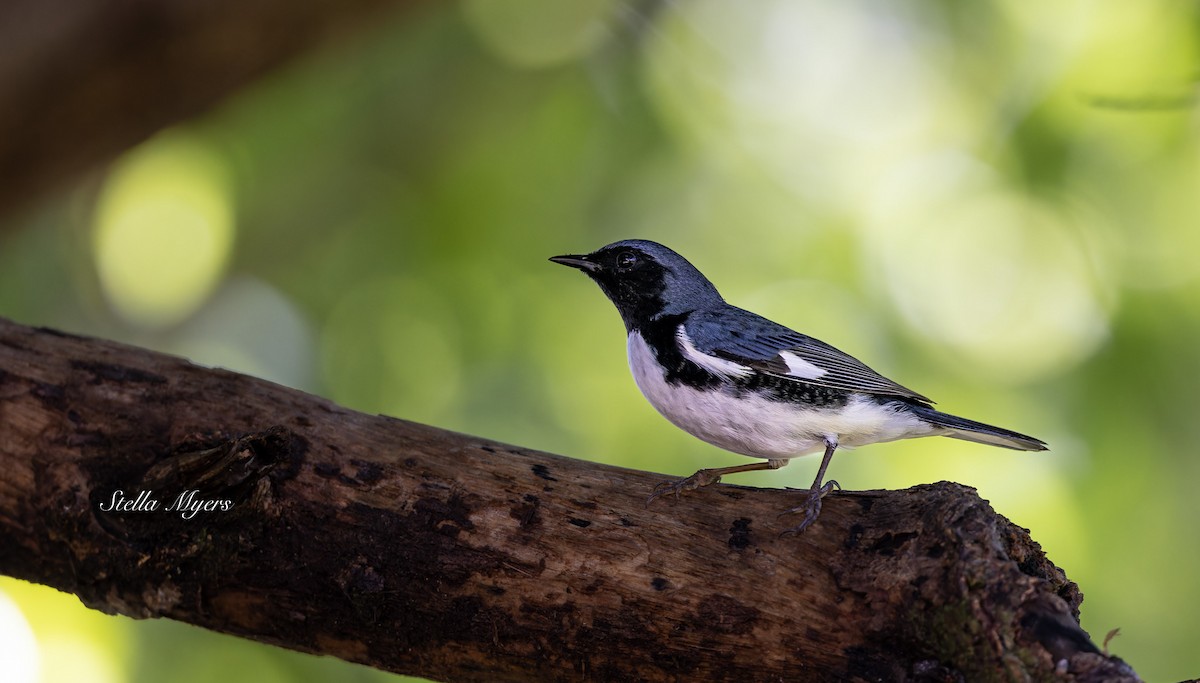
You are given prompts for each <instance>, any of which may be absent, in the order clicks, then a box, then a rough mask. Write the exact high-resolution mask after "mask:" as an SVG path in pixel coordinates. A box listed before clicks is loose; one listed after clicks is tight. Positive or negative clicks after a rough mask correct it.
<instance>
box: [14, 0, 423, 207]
mask: <svg viewBox="0 0 1200 683" xmlns="http://www.w3.org/2000/svg"><path fill="white" fill-rule="evenodd" d="M400 4H412V2H411V0H409V1H408V2H404V1H403V0H314V1H309V2H292V1H290V0H207V1H206V2H167V1H166V0H122V1H121V2H92V1H91V0H57V1H56V2H43V1H42V0H8V1H7V2H4V3H0V102H3V103H4V106H0V178H4V183H0V215H3V214H5V213H8V212H10V211H11V210H13V209H14V208H17V207H19V206H20V205H21V204H23V203H25V202H28V201H29V200H30V199H31V198H32V197H34V196H35V195H37V194H40V193H41V192H43V191H44V190H45V189H47V188H48V187H50V186H52V185H55V184H59V183H62V182H64V181H65V180H67V179H69V178H71V177H74V176H76V175H78V174H79V173H80V172H81V171H84V170H86V169H87V168H89V167H91V166H93V165H95V164H98V163H101V162H104V161H107V160H108V159H110V158H111V157H113V156H115V155H116V154H118V153H119V152H121V151H122V150H124V149H126V148H128V147H131V146H133V145H135V144H137V143H139V142H141V141H142V140H145V139H146V138H148V137H150V136H151V135H152V134H154V133H155V132H157V131H158V130H160V129H162V128H165V127H166V126H168V125H171V124H173V123H176V122H178V121H181V120H183V119H186V118H189V117H192V116H195V115H197V114H199V113H200V112H202V111H204V110H206V109H207V108H209V107H211V106H212V105H213V104H215V103H216V102H218V101H220V100H221V99H223V98H224V97H226V96H227V95H229V94H230V93H231V92H233V91H235V90H236V89H238V88H240V87H241V86H243V85H245V84H247V83H249V82H251V81H253V80H254V79H255V78H257V77H259V76H261V75H262V74H263V73H265V72H266V71H267V70H269V69H270V68H272V67H275V66H277V65H279V64H280V63H282V62H284V61H285V60H287V59H288V58H290V57H292V56H294V55H296V54H299V53H301V52H303V51H304V50H306V49H309V48H311V47H312V46H313V45H315V44H318V43H321V42H323V41H325V40H327V39H328V38H330V37H331V36H336V35H338V34H340V33H344V32H346V31H347V30H348V29H351V28H357V27H358V26H359V25H361V24H363V23H365V21H366V20H367V19H369V18H371V17H374V16H377V15H378V14H380V13H381V10H382V9H384V8H386V7H390V6H394V5H400Z"/></svg>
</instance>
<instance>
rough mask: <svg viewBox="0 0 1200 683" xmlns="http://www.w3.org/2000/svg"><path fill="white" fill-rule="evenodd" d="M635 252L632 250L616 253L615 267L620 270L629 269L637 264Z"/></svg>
mask: <svg viewBox="0 0 1200 683" xmlns="http://www.w3.org/2000/svg"><path fill="white" fill-rule="evenodd" d="M637 260H638V258H637V254H635V253H633V252H632V251H623V252H621V253H619V254H617V268H619V269H621V270H629V269H631V268H633V267H634V266H635V265H637Z"/></svg>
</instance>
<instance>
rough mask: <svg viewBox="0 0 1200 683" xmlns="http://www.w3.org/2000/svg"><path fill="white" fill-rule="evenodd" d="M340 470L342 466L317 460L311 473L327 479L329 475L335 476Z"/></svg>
mask: <svg viewBox="0 0 1200 683" xmlns="http://www.w3.org/2000/svg"><path fill="white" fill-rule="evenodd" d="M341 472H342V468H341V467H339V466H338V465H335V464H333V463H331V462H319V463H317V464H315V465H313V473H314V474H316V475H317V476H318V477H325V478H326V479H328V478H329V477H336V476H337V475H339V474H341Z"/></svg>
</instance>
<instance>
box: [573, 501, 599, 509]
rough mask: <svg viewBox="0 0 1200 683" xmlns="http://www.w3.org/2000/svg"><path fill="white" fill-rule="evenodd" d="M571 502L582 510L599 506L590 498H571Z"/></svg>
mask: <svg viewBox="0 0 1200 683" xmlns="http://www.w3.org/2000/svg"><path fill="white" fill-rule="evenodd" d="M571 502H572V503H574V504H575V505H576V507H581V508H583V509H584V510H595V509H596V508H597V507H599V506H597V505H596V504H595V503H593V502H592V501H590V500H572V501H571Z"/></svg>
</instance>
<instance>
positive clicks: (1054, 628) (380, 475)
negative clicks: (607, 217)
mask: <svg viewBox="0 0 1200 683" xmlns="http://www.w3.org/2000/svg"><path fill="white" fill-rule="evenodd" d="M660 480H661V477H660V476H659V475H654V474H649V473H645V472H636V471H631V470H625V469H620V468H616V467H608V466H604V465H598V464H595V463H589V462H582V461H577V460H571V459H567V458H563V457H559V456H555V455H549V454H546V453H539V452H536V451H532V450H529V449H525V448H519V447H513V446H507V445H503V444H499V443H494V442H490V441H487V440H485V439H481V438H477V437H471V436H465V435H461V434H455V433H451V432H446V431H442V430H438V429H435V428H432V427H426V426H422V425H418V424H413V423H410V422H405V421H402V420H396V419H392V418H388V417H380V416H371V415H364V414H361V413H356V412H353V411H350V410H346V409H344V408H340V407H338V406H336V405H334V404H332V403H330V402H329V401H326V400H323V399H320V398H317V397H314V396H310V395H307V394H304V393H302V392H299V391H295V390H292V389H287V388H284V387H281V386H277V385H274V384H271V383H269V382H265V381H262V380H258V379H254V378H251V377H246V376H243V375H238V374H235V373H232V372H227V371H224V370H214V369H208V368H202V367H198V366H196V365H192V364H190V363H188V362H187V361H185V360H182V359H179V358H174V357H169V356H164V355H160V354H157V353H153V352H150V351H145V350H141V349H136V348H132V347H128V346H122V345H120V344H115V343H112V342H106V341H99V340H93V339H86V338H82V337H76V336H72V335H66V334H62V333H59V332H55V331H52V330H45V329H31V328H27V327H23V326H20V325H17V324H15V323H12V322H9V321H5V320H3V319H0V572H4V573H6V574H11V575H13V576H17V577H20V578H24V579H28V580H31V581H37V582H40V583H45V584H48V585H51V586H55V587H57V588H59V589H61V590H64V591H69V592H72V593H75V594H76V595H78V596H79V597H80V599H82V600H83V602H84V603H85V604H87V605H88V606H90V607H93V608H96V609H100V610H103V611H105V612H109V613H119V614H125V615H129V616H133V617H140V618H147V617H168V618H171V619H178V620H180V621H185V622H188V623H192V624H196V625H199V626H202V627H205V628H209V629H213V630H216V631H222V632H225V633H232V634H236V635H240V636H243V637H246V638H251V639H254V640H258V641H262V642H267V643H273V644H276V645H281V646H283V647H287V648H291V649H295V650H300V651H304V652H314V653H321V654H328V655H334V656H336V657H340V658H342V659H346V660H349V661H353V662H360V663H363V664H367V665H369V666H373V667H377V668H380V669H386V670H389V671H395V672H400V673H410V674H418V675H421V676H426V677H430V678H435V679H442V680H455V681H528V680H559V681H584V680H635V679H636V680H647V681H667V680H680V679H687V680H716V681H720V680H729V681H749V680H753V681H764V680H895V681H956V680H970V681H977V680H1029V679H1036V680H1047V679H1049V678H1051V677H1055V680H1063V681H1134V680H1137V679H1136V676H1135V675H1134V673H1133V671H1132V670H1131V669H1129V668H1128V667H1127V666H1125V665H1124V664H1122V663H1121V662H1120V660H1118V659H1116V658H1110V657H1105V656H1104V655H1102V654H1100V653H1099V652H1098V650H1097V648H1096V647H1095V645H1093V644H1092V642H1091V640H1090V639H1089V638H1088V636H1087V634H1086V633H1084V632H1083V631H1082V630H1081V629H1080V628H1079V625H1078V622H1077V610H1078V607H1079V603H1080V601H1081V600H1082V596H1081V595H1080V593H1079V591H1078V590H1077V588H1076V586H1075V584H1073V583H1071V582H1070V581H1068V580H1067V578H1066V576H1065V575H1064V574H1063V572H1062V571H1060V570H1059V569H1058V568H1057V567H1055V566H1054V565H1053V564H1051V563H1050V562H1049V560H1047V559H1046V558H1045V557H1044V556H1043V554H1042V552H1041V549H1040V548H1039V547H1038V545H1037V544H1036V543H1034V542H1033V541H1032V540H1030V538H1029V537H1028V535H1027V533H1026V532H1025V530H1023V529H1020V528H1018V527H1015V526H1013V525H1012V524H1011V523H1009V522H1008V521H1007V520H1005V519H1004V518H1002V517H1000V516H998V515H996V514H995V513H994V512H993V511H992V510H991V508H990V507H989V506H988V505H987V504H986V503H985V502H984V501H982V500H980V499H979V498H978V497H977V496H976V495H975V493H974V491H972V490H971V489H967V488H964V487H962V486H959V485H956V484H949V483H941V484H935V485H930V486H918V487H916V488H913V489H909V490H906V491H867V492H857V493H836V494H834V495H832V496H830V497H829V498H828V499H827V502H826V504H825V510H824V512H823V514H822V516H821V518H820V520H819V521H818V522H817V524H816V525H815V526H813V527H812V528H811V529H809V530H808V531H806V532H805V533H804V534H803V535H801V536H798V537H786V538H780V537H779V536H778V532H779V530H780V529H782V528H783V523H782V522H780V521H777V520H776V515H777V513H778V512H779V511H780V510H783V509H785V508H787V507H788V506H789V505H792V504H794V497H795V494H794V493H792V492H788V491H782V490H756V489H750V488H743V487H737V486H727V485H718V486H714V487H711V488H709V489H706V490H703V491H699V492H695V493H693V494H691V495H688V496H685V497H683V498H681V499H680V500H678V501H677V502H673V501H670V500H664V501H661V504H660V503H656V504H655V505H654V506H652V507H650V508H646V507H645V505H644V501H645V499H646V495H647V493H648V492H649V491H650V490H651V488H652V487H653V486H654V484H656V483H657V482H659V481H660ZM117 491H122V492H123V495H124V496H125V502H124V505H125V507H124V509H122V506H121V505H120V504H117V500H116V499H114V493H115V492H117ZM187 491H193V492H194V494H193V495H192V497H191V498H189V499H187V501H185V502H188V503H190V504H191V505H197V504H199V503H202V502H205V501H208V502H209V504H211V505H217V506H218V507H217V509H211V510H207V511H205V510H202V511H198V512H196V513H195V514H194V516H191V517H190V518H185V516H186V515H184V514H181V513H180V512H179V511H174V510H171V511H169V510H167V509H166V508H167V507H169V506H173V504H174V503H175V502H177V501H176V498H177V496H178V495H179V494H180V493H184V492H187ZM139 494H141V496H140V497H139ZM118 499H119V496H118ZM150 500H157V501H158V506H157V508H156V509H154V510H147V509H146V508H147V507H148V506H149V501H150ZM224 501H228V507H229V509H222V508H224V507H225V506H226V504H225V503H224ZM132 508H140V509H132ZM187 509H190V508H187ZM187 509H185V512H186V511H187Z"/></svg>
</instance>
